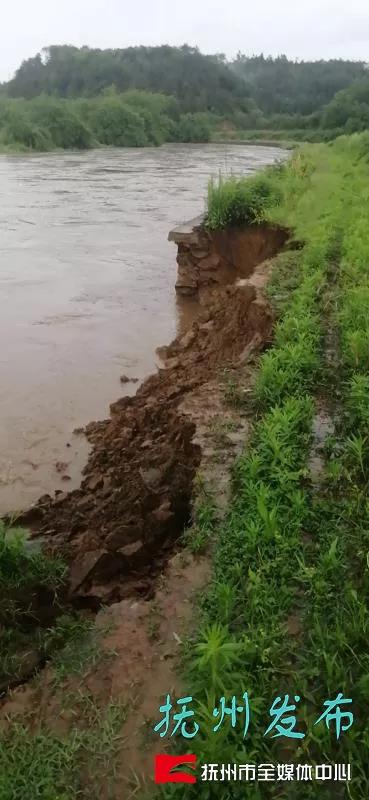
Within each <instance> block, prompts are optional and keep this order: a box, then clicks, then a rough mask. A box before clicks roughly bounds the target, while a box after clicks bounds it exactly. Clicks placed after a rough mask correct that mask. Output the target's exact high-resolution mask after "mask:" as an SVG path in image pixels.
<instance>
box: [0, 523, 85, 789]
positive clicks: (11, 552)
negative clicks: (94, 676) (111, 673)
mask: <svg viewBox="0 0 369 800" xmlns="http://www.w3.org/2000/svg"><path fill="white" fill-rule="evenodd" d="M66 574H67V568H66V565H65V564H64V563H63V561H62V560H61V559H60V558H55V557H51V556H49V555H47V554H44V553H43V552H42V551H41V549H40V548H39V546H38V544H37V543H35V542H32V540H31V539H27V538H26V534H25V531H24V530H23V529H19V528H15V527H7V526H6V525H5V524H4V523H1V522H0V693H1V692H6V691H7V689H8V688H9V687H13V686H17V685H18V684H21V683H23V682H24V681H26V680H28V679H30V678H32V677H33V675H36V674H37V672H38V670H40V669H41V668H42V667H44V665H45V663H46V662H47V661H49V660H52V661H53V663H54V666H55V670H56V673H58V674H60V675H63V674H64V673H65V670H66V668H67V669H69V671H73V670H74V669H78V667H79V666H80V665H81V668H82V667H83V665H84V664H86V663H88V662H89V661H91V660H93V659H95V658H97V655H96V646H95V644H96V643H95V642H94V639H93V637H92V635H91V634H92V628H93V625H92V623H91V621H90V620H89V619H88V617H86V616H81V615H77V614H76V613H75V612H73V610H72V609H71V608H70V607H69V605H68V603H67V600H66ZM0 797H1V795H0Z"/></svg>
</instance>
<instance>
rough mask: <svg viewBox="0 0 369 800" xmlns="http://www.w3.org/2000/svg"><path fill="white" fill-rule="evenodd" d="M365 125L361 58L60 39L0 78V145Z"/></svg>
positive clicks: (367, 80) (147, 141) (327, 131)
mask: <svg viewBox="0 0 369 800" xmlns="http://www.w3.org/2000/svg"><path fill="white" fill-rule="evenodd" d="M368 125H369V77H368V73H367V69H366V65H365V64H363V63H362V62H351V61H343V60H332V61H319V62H292V61H289V60H288V59H287V58H286V57H284V56H281V57H279V58H276V59H272V58H265V57H264V56H254V57H252V58H249V57H246V56H243V55H242V54H239V55H238V57H237V59H236V60H235V61H234V62H227V61H226V59H225V58H224V56H222V55H219V54H218V55H212V56H209V55H203V54H202V53H200V52H199V50H198V49H197V48H193V47H189V46H187V45H184V46H183V47H169V46H163V47H131V48H126V49H122V50H93V49H91V48H88V47H82V48H77V47H72V46H67V45H64V46H62V45H58V46H52V47H49V48H45V50H44V51H43V52H42V53H41V54H40V53H39V54H37V55H36V56H35V57H33V58H30V59H27V60H26V61H24V62H23V63H22V65H21V66H20V67H19V69H18V70H17V72H16V74H15V76H14V78H13V79H12V80H11V81H9V82H8V83H7V84H2V85H1V86H0V149H1V150H3V151H9V152H11V151H17V150H19V151H27V150H30V151H32V150H35V151H47V150H52V149H55V148H66V149H67V148H73V149H86V148H88V147H93V146H98V145H114V146H117V147H121V146H124V147H145V146H147V145H158V144H161V143H164V142H207V141H210V140H212V141H217V140H224V139H225V140H228V139H229V140H232V139H235V140H243V139H244V140H245V141H251V140H253V139H254V140H256V141H258V140H261V141H263V140H265V141H268V142H273V141H281V140H282V141H288V142H299V141H311V142H314V141H329V140H331V139H334V138H335V137H336V136H338V135H342V134H350V133H353V132H356V131H362V130H365V129H366V128H367V127H368Z"/></svg>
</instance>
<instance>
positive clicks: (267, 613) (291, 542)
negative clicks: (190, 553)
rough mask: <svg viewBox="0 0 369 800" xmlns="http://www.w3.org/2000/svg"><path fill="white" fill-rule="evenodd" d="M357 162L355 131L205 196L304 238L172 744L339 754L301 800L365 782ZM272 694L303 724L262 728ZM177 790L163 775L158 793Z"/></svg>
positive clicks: (368, 657)
mask: <svg viewBox="0 0 369 800" xmlns="http://www.w3.org/2000/svg"><path fill="white" fill-rule="evenodd" d="M368 164H369V139H368V137H366V136H365V135H363V136H355V137H352V138H351V139H341V140H337V142H336V143H334V144H333V145H330V146H326V145H316V146H308V147H306V148H305V149H304V150H303V151H302V152H301V153H299V154H297V155H296V156H295V157H294V158H293V159H292V161H291V162H290V163H289V165H288V166H286V167H280V168H277V169H275V170H271V171H268V172H267V173H266V176H265V177H264V178H259V177H257V178H252V179H251V181H248V182H247V183H245V182H242V183H239V182H232V184H221V185H220V186H219V187H218V188H217V187H214V186H212V187H211V188H210V195H209V201H210V205H209V223H210V225H211V227H213V228H215V227H220V226H222V225H224V224H226V223H229V222H232V221H233V220H234V219H237V220H238V221H239V220H240V215H242V209H243V212H244V214H245V218H249V217H250V207H251V209H254V210H255V212H256V213H255V216H256V218H258V219H260V218H263V217H265V218H267V219H270V220H273V221H276V222H281V223H283V224H287V225H289V226H291V228H292V229H293V230H294V232H295V235H296V236H297V237H298V238H299V239H300V240H301V241H303V242H304V247H303V249H302V251H297V252H295V253H294V254H292V255H291V256H290V257H289V260H288V261H287V264H288V269H286V266H285V268H284V269H281V271H280V273H278V272H275V274H274V276H273V281H272V284H271V288H270V291H271V294H272V295H273V296H274V297H275V298H276V300H277V301H278V305H279V307H280V306H281V298H282V300H283V295H285V297H284V299H285V300H286V297H287V302H282V307H283V308H284V311H283V313H282V315H281V317H280V320H279V322H278V324H277V326H276V331H275V340H274V346H273V347H272V348H271V349H270V350H269V351H267V352H266V353H265V354H264V355H263V356H262V357H261V359H260V365H259V370H258V374H257V377H256V383H255V389H254V397H253V402H254V406H255V420H256V421H255V425H254V431H253V436H252V443H251V446H250V447H249V448H248V449H247V451H246V452H245V454H244V455H243V456H242V457H241V458H240V459H239V461H238V463H237V465H236V468H235V480H234V494H233V501H232V503H231V507H230V508H229V512H228V516H227V518H226V521H225V523H224V524H223V525H222V527H221V528H220V530H219V531H218V533H217V538H216V542H215V553H214V570H213V579H212V582H211V585H210V587H209V590H208V592H207V595H206V597H205V598H204V600H203V603H202V609H201V617H202V619H201V624H200V629H199V631H198V634H197V635H196V637H195V640H194V641H192V642H191V646H190V647H189V648H188V652H189V653H190V655H189V657H188V658H187V660H186V678H187V684H188V687H189V693H190V694H192V696H193V697H194V698H195V700H196V702H197V703H198V705H197V718H198V721H200V722H201V732H200V733H199V734H198V736H197V737H196V739H194V740H191V742H190V743H189V745H190V746H189V747H188V743H185V748H183V743H182V747H179V749H180V750H181V749H182V750H183V749H187V748H188V749H189V750H190V751H193V750H194V751H195V752H197V753H198V754H199V757H200V760H201V761H202V762H213V763H214V762H219V763H228V762H234V761H237V760H238V761H239V762H240V763H245V762H249V763H250V762H251V763H255V762H256V763H265V762H272V763H278V762H280V761H282V762H291V763H292V762H296V763H329V762H340V763H349V762H351V763H352V765H353V780H352V782H351V784H350V785H349V786H348V787H346V786H345V785H344V784H335V783H327V784H324V783H321V784H320V785H319V786H318V787H317V784H314V783H313V784H309V783H307V784H304V786H303V796H304V797H306V798H308V797H316V796H317V794H318V793H319V797H321V798H330V797H353V798H355V800H356V799H359V798H363V799H364V798H367V797H368V794H369V780H368V774H367V739H368V731H367V724H366V711H365V707H366V704H367V701H368V698H369V654H368V646H367V628H368V619H369V616H368V607H367V606H368V590H369V576H368V561H367V553H368V549H369V548H368V544H369V532H368V531H369V503H368V502H367V497H366V494H367V482H368V479H369V445H368V423H369V412H368V408H369V376H368V368H369V322H368V320H369V206H368V188H367V186H368V179H369V166H368ZM265 183H267V184H269V188H270V191H269V193H267V194H265ZM260 187H261V188H260ZM261 196H263V197H264V198H265V207H264V211H263V209H262V208H261V206H260V197H261ZM291 287H294V288H293V290H292V291H291ZM332 343H333V350H334V351H335V352H334V353H333V355H332ZM322 405H323V406H324V407H328V408H329V410H330V411H331V412H332V414H333V417H334V421H335V434H334V435H333V436H332V435H330V436H329V437H328V438H327V440H326V442H325V445H324V451H325V452H324V454H323V459H324V461H323V463H324V471H323V474H322V475H321V477H320V481H319V485H318V486H316V485H315V484H314V483H313V481H312V480H311V478H312V476H311V474H310V470H309V454H310V452H311V448H312V441H313V436H312V425H313V421H314V418H316V416H317V413H318V409H319V408H321V406H322ZM244 691H248V692H249V695H250V701H251V709H252V718H251V725H250V729H249V731H248V734H247V736H246V738H245V740H243V738H242V726H240V727H239V728H237V727H236V729H234V730H232V728H231V727H230V725H229V718H228V725H227V724H226V725H224V726H223V728H222V729H221V731H219V732H218V734H215V733H214V732H213V730H212V729H213V726H214V724H215V723H214V719H213V717H212V709H213V707H214V706H216V705H219V702H218V701H219V696H220V695H223V694H225V695H226V696H227V697H228V698H230V697H231V696H232V695H234V694H237V695H238V697H239V698H241V696H242V693H243V692H244ZM339 691H342V692H343V693H344V695H345V697H349V698H352V699H353V711H354V714H355V722H354V725H353V726H352V728H351V729H350V731H349V732H347V733H343V734H342V735H341V738H340V739H339V741H337V740H336V737H335V732H334V729H333V730H331V731H328V730H327V729H326V726H325V724H324V723H321V724H319V725H317V726H315V725H314V722H315V721H316V720H317V719H318V717H319V715H320V714H321V713H322V711H323V710H324V708H323V702H324V701H325V700H326V699H328V698H334V697H336V695H337V693H338V692H339ZM284 694H288V695H290V699H291V698H292V701H293V696H294V695H295V694H298V695H299V696H300V697H301V702H300V703H299V704H298V711H297V716H298V724H297V726H296V729H297V730H300V731H303V732H305V734H306V735H305V737H304V738H303V739H300V740H295V741H292V743H291V741H290V740H287V739H279V738H277V739H274V740H273V739H272V738H270V736H269V737H265V736H264V733H265V731H266V728H267V726H268V725H269V723H270V721H271V718H270V717H269V716H268V711H269V708H270V706H271V703H272V701H273V700H274V698H275V697H276V696H277V695H282V696H283V695H284ZM195 707H196V703H195ZM286 742H287V748H288V749H287V751H286ZM175 750H176V751H177V752H178V742H177V743H176V747H175ZM176 792H177V787H169V788H168V789H167V792H166V795H168V796H171V797H172V796H176ZM180 794H181V796H183V795H185V796H189V797H192V796H196V797H199V796H200V797H204V798H205V797H206V798H208V797H209V798H211V797H218V796H221V797H222V798H228V797H229V798H231V797H232V798H238V797H239V798H241V797H242V798H243V797H245V796H250V797H253V798H258V797H259V796H260V797H263V798H264V797H277V796H278V797H289V798H290V797H291V798H293V797H297V796H301V784H299V783H297V782H291V783H290V784H283V787H282V790H281V785H280V784H279V785H278V784H272V783H271V784H265V783H264V784H261V785H260V789H258V788H257V784H256V785H251V786H247V784H245V783H231V784H229V783H223V784H222V783H216V782H213V783H198V784H197V785H196V787H193V788H192V787H188V788H187V789H186V790H185V791H184V787H183V786H182V787H180Z"/></svg>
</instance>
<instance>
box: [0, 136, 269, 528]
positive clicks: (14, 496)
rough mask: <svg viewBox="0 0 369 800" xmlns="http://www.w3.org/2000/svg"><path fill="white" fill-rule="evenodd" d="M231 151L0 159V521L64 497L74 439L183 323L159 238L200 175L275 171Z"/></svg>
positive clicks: (190, 205) (187, 204)
mask: <svg viewBox="0 0 369 800" xmlns="http://www.w3.org/2000/svg"><path fill="white" fill-rule="evenodd" d="M283 155H284V154H283V153H282V151H281V150H279V149H275V148H270V147H258V146H244V145H221V144H219V145H212V144H209V145H165V146H163V147H160V148H155V149H151V148H147V149H137V150H133V149H119V150H115V149H114V150H110V149H103V150H95V151H92V152H86V153H83V154H81V153H68V154H66V153H60V154H47V155H36V156H0V341H1V350H0V514H2V513H8V512H17V511H19V510H21V509H24V508H25V507H27V506H28V505H30V504H31V503H32V502H34V501H35V500H36V499H37V498H38V497H39V496H40V495H41V494H44V493H45V492H49V493H53V492H54V490H58V489H61V490H63V491H65V490H67V489H70V488H73V487H75V486H76V485H78V482H79V480H80V474H81V468H82V467H83V465H84V463H85V461H86V459H87V454H88V445H87V443H86V441H85V439H84V437H83V436H81V435H77V434H74V433H73V430H74V429H75V428H78V427H80V426H83V425H85V424H86V423H87V422H89V421H90V420H92V419H102V418H104V417H106V416H107V415H108V413H109V403H110V402H111V401H113V400H116V399H117V398H118V397H119V396H122V394H124V393H131V392H134V391H136V389H137V386H138V385H139V384H137V383H136V384H127V385H126V386H124V387H123V386H122V384H121V383H120V380H119V379H120V375H122V373H123V374H125V375H127V376H129V377H134V378H139V379H140V380H142V379H143V378H144V377H145V376H146V375H147V374H148V373H149V372H152V371H153V369H155V365H156V363H157V362H158V359H157V356H156V355H155V348H156V347H157V346H158V345H161V344H167V343H169V342H170V340H171V339H172V338H173V337H174V336H175V335H176V333H177V331H179V330H180V329H181V328H183V327H185V326H186V324H188V322H189V320H190V319H191V317H192V316H193V314H194V313H195V311H196V309H195V308H194V304H193V301H192V302H191V301H184V300H182V301H181V302H180V301H179V300H178V299H177V298H176V296H175V292H174V283H175V278H176V249H175V246H174V245H173V244H170V243H169V242H168V241H167V236H168V232H169V230H170V228H172V227H174V226H175V225H176V224H178V223H181V222H183V221H184V220H186V219H190V218H191V217H194V216H196V215H197V214H199V213H201V212H202V211H203V210H204V207H205V196H206V187H207V181H208V178H209V176H210V175H214V176H217V175H218V174H219V172H221V173H222V174H229V173H234V174H236V175H238V174H245V173H250V172H253V171H254V170H256V169H258V168H260V167H261V166H263V165H265V164H269V163H272V162H273V161H274V160H276V159H280V158H281V157H283Z"/></svg>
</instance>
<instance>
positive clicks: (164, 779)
mask: <svg viewBox="0 0 369 800" xmlns="http://www.w3.org/2000/svg"><path fill="white" fill-rule="evenodd" d="M183 764H186V765H188V767H189V769H190V772H194V771H195V767H196V756H195V755H193V754H188V755H185V756H168V755H166V754H164V753H161V754H160V755H158V756H155V783H196V778H195V775H191V774H190V772H184V771H183V770H182V771H180V770H178V771H177V767H179V766H181V765H183Z"/></svg>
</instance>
